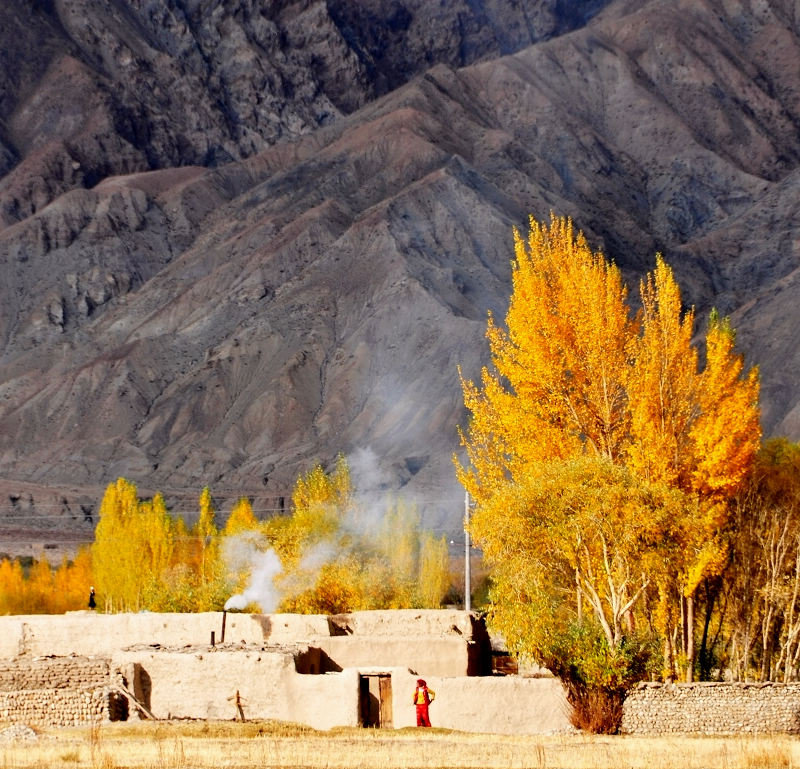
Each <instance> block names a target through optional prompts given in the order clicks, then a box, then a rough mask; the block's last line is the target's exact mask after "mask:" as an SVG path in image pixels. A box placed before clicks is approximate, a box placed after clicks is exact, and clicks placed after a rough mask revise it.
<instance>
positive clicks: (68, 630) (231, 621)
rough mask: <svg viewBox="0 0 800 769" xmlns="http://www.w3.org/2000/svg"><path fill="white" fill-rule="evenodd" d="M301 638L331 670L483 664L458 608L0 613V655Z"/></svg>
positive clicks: (479, 632) (480, 642) (469, 623)
mask: <svg viewBox="0 0 800 769" xmlns="http://www.w3.org/2000/svg"><path fill="white" fill-rule="evenodd" d="M223 624H224V641H225V643H226V644H232V643H233V644H244V645H251V644H255V645H261V644H269V645H275V644H292V643H301V644H307V645H309V646H314V647H317V648H320V649H322V650H323V651H324V652H325V654H327V655H328V657H330V658H331V660H333V663H334V664H332V665H331V666H330V669H331V670H341V669H342V668H346V667H352V666H355V665H376V664H377V665H392V666H398V665H402V666H408V667H410V668H412V669H413V670H414V672H416V673H418V674H420V675H446V676H453V675H476V674H481V673H484V672H488V671H489V670H490V669H491V661H490V655H491V652H490V649H489V645H488V637H487V636H486V631H485V629H484V628H483V626H482V624H481V623H479V622H477V621H476V619H475V618H474V617H473V616H471V615H467V614H465V613H464V612H463V611H454V610H453V611H451V610H442V611H436V610H400V611H368V612H355V613H353V614H343V615H336V616H333V617H327V616H323V615H299V614H239V613H231V612H228V613H227V614H225V615H223V613H222V612H205V613H200V614H157V613H148V612H144V613H139V614H96V613H94V612H90V611H80V612H70V613H68V614H66V615H63V616H47V615H30V616H10V617H0V659H14V658H15V657H18V656H27V655H36V656H44V655H55V656H68V655H70V654H79V655H83V656H94V655H97V656H111V655H112V654H113V653H114V652H116V651H117V650H119V649H124V648H127V647H129V646H134V645H137V644H149V645H158V646H160V647H165V648H173V647H179V646H187V645H190V646H195V645H208V644H210V642H211V634H212V633H213V634H214V642H215V643H216V644H220V643H221V642H222V640H223Z"/></svg>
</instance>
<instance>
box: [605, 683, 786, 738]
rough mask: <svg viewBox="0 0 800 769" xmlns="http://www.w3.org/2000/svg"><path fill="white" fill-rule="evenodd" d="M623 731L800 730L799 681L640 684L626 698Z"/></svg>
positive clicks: (740, 732) (698, 732) (710, 732)
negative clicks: (788, 682) (782, 682)
mask: <svg viewBox="0 0 800 769" xmlns="http://www.w3.org/2000/svg"><path fill="white" fill-rule="evenodd" d="M620 731H621V732H623V733H624V734H668V733H684V734H742V733H746V734H757V733H776V732H782V733H789V734H800V683H792V684H778V683H763V684H761V683H706V682H703V683H694V684H658V683H643V684H639V686H638V687H637V688H636V689H634V690H633V691H632V692H631V693H630V694H629V695H628V697H627V698H626V700H625V704H624V706H623V711H622V726H621V729H620Z"/></svg>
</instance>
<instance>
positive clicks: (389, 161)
mask: <svg viewBox="0 0 800 769" xmlns="http://www.w3.org/2000/svg"><path fill="white" fill-rule="evenodd" d="M23 5H25V6H26V9H25V10H22V9H20V8H9V7H8V5H5V6H2V7H0V30H2V31H0V35H2V36H3V41H2V42H3V45H2V46H0V58H1V59H2V61H1V62H0V79H1V80H0V172H2V173H3V176H2V178H0V269H2V271H3V281H2V285H0V355H2V357H0V478H2V479H3V480H2V482H0V493H2V496H0V515H1V514H2V511H3V510H4V509H5V507H6V503H5V502H4V500H5V498H6V496H7V495H8V494H11V495H13V494H15V493H17V492H15V491H14V488H15V487H16V486H17V485H20V486H21V485H22V484H27V485H26V487H25V488H26V491H25V494H26V496H25V498H26V499H27V496H28V495H30V496H31V498H34V497H35V496H36V495H35V494H34V492H33V491H31V490H30V489H31V488H32V487H31V486H30V485H31V484H33V485H34V486H35V485H36V484H38V485H39V486H40V487H41V488H47V490H48V491H47V492H46V493H47V494H49V495H51V496H52V494H53V493H54V492H53V490H54V489H57V490H59V491H58V492H57V493H58V494H60V495H61V496H62V497H63V499H62V501H61V502H59V503H57V504H53V503H51V502H48V503H47V505H48V507H47V512H48V513H49V512H52V513H53V514H55V511H58V514H59V515H60V516H61V518H63V519H64V521H66V520H68V519H70V515H71V516H72V517H75V518H76V520H77V519H78V518H80V520H81V521H83V520H84V519H85V518H86V515H85V510H83V509H82V508H81V507H80V504H84V506H86V505H89V506H90V505H91V504H92V502H93V503H94V504H95V505H96V503H97V499H98V498H99V497H98V495H99V493H100V490H101V489H102V487H103V486H104V485H105V484H106V483H107V482H109V481H110V480H113V479H114V478H116V477H118V476H120V475H123V476H125V477H128V478H130V479H132V480H134V481H136V482H137V483H138V484H139V485H140V488H142V489H144V490H155V489H162V490H164V491H166V492H167V494H168V496H169V495H171V500H172V501H173V504H175V505H176V508H177V509H181V510H186V509H192V508H193V507H194V506H195V505H196V501H195V500H196V496H197V494H198V493H199V490H200V488H202V486H203V485H205V484H209V485H210V486H211V487H212V490H213V491H216V492H217V493H218V494H219V495H220V496H223V497H224V496H226V495H230V496H232V495H237V494H241V493H247V494H250V495H251V496H253V497H255V498H256V499H258V500H260V501H259V503H258V504H257V505H256V506H257V508H258V506H259V505H260V506H261V507H260V509H263V510H266V509H267V508H271V507H274V506H277V504H278V503H277V502H276V500H278V499H279V498H280V497H281V496H283V497H284V498H285V497H286V496H287V495H288V492H289V489H290V488H291V484H292V482H293V480H294V478H295V477H296V476H297V474H298V473H299V472H301V471H303V470H306V469H308V468H309V467H310V465H311V464H312V463H313V462H315V461H321V462H323V463H328V462H330V461H331V459H332V458H333V457H334V456H335V455H336V454H337V453H338V452H343V453H345V454H347V455H349V456H351V457H352V458H353V465H354V470H355V471H356V475H357V479H358V481H359V483H360V485H362V486H363V487H368V488H370V487H371V488H372V489H375V488H378V489H381V488H382V489H391V490H393V491H396V492H397V491H398V490H399V492H398V493H400V494H402V495H406V496H408V497H410V498H416V499H418V500H419V502H420V503H421V504H422V506H423V508H424V509H425V510H426V513H427V515H428V517H429V519H430V520H433V521H437V522H439V523H440V524H441V526H442V527H444V528H447V529H451V530H456V529H458V516H459V514H460V509H461V508H460V503H459V494H458V492H457V490H456V488H455V482H454V480H453V472H452V465H451V459H450V457H451V455H452V453H453V452H454V451H455V450H457V448H458V441H457V436H456V425H457V424H458V423H462V424H463V422H464V420H465V418H466V416H465V414H464V411H463V406H462V402H461V392H460V386H459V381H458V373H457V366H458V365H459V364H460V365H461V366H462V368H463V371H464V373H465V374H466V375H467V376H470V377H472V376H475V375H476V374H477V373H478V371H479V368H480V366H481V364H482V363H484V362H485V361H486V358H487V349H486V344H485V340H484V337H483V334H484V330H485V323H486V313H487V310H492V311H494V312H495V313H496V314H497V315H498V316H499V317H502V315H503V313H504V312H505V306H506V303H507V299H508V294H509V273H510V267H509V262H510V258H511V255H512V248H511V230H512V227H513V226H514V225H516V226H520V227H523V228H524V227H525V226H526V221H527V216H528V215H529V214H533V215H535V216H537V217H539V218H542V217H546V216H548V215H549V212H550V211H551V210H552V211H555V212H557V213H563V214H569V215H571V216H573V217H574V219H575V220H576V223H577V225H578V226H579V227H581V228H582V229H583V230H584V231H585V232H586V233H587V235H588V237H589V239H590V241H591V242H592V243H594V244H596V245H597V246H599V247H602V248H603V249H604V250H605V252H606V253H607V254H608V255H609V256H611V257H612V258H614V259H615V260H616V262H617V263H618V264H619V265H620V266H621V267H622V268H623V270H624V272H625V275H626V277H627V278H629V279H630V281H631V282H632V284H634V285H635V282H636V281H637V280H638V277H639V276H640V275H641V274H642V273H643V272H644V271H646V270H647V269H649V268H650V267H651V266H652V264H653V261H654V255H655V253H656V252H657V251H661V252H663V253H664V254H665V256H666V258H667V259H668V261H669V262H670V263H671V264H673V265H674V266H675V268H676V271H677V273H678V277H679V280H680V281H681V284H682V287H683V289H684V296H685V299H686V300H687V303H691V304H695V305H696V306H697V309H698V313H699V316H700V317H703V316H704V315H706V314H707V311H708V309H709V308H710V307H711V306H712V305H713V306H717V307H718V308H719V309H720V310H721V311H722V312H723V313H726V314H730V315H731V316H732V318H733V323H734V326H736V327H737V329H738V331H739V336H738V339H739V342H740V346H741V349H742V350H743V351H744V352H745V353H746V355H747V357H748V361H750V362H753V363H758V364H759V366H760V368H761V374H762V392H763V395H764V404H763V406H764V412H763V413H764V420H763V421H764V427H765V430H766V431H767V432H768V433H772V432H775V433H782V434H787V435H789V436H790V437H792V438H799V437H800V409H798V403H799V402H800V393H798V387H797V381H798V375H799V374H800V352H798V350H797V348H796V345H795V343H794V335H793V326H794V325H795V318H796V316H797V310H796V309H795V306H796V305H797V299H796V297H797V292H798V290H800V287H797V286H796V284H797V281H798V277H797V266H798V260H800V246H799V245H798V244H800V238H799V237H798V231H797V230H798V224H797V222H798V221H799V220H798V217H797V216H796V215H795V209H796V208H797V206H798V202H797V201H798V200H799V199H800V197H799V196H798V191H799V190H798V185H800V171H798V165H799V163H798V158H799V156H800V134H798V126H800V91H799V90H798V89H799V88H800V85H799V84H798V80H797V72H798V71H800V45H799V39H798V35H799V33H800V15H798V12H797V10H796V8H795V4H794V3H793V2H791V1H790V0H771V1H770V2H766V1H764V2H758V3H757V2H755V0H753V2H749V1H748V0H740V1H739V2H727V1H725V2H724V1H723V0H650V2H633V1H631V2H626V1H625V0H614V1H613V2H607V3H602V2H599V1H595V2H583V3H574V2H572V3H562V2H549V3H548V2H520V1H519V0H505V1H504V0H494V2H488V1H487V2H467V0H464V2H463V3H460V2H453V3H441V4H439V3H432V2H428V1H427V0H416V1H414V2H412V0H406V1H405V2H401V1H400V0H391V1H390V0H369V1H366V2H359V3H350V2H344V0H341V1H340V2H339V1H338V0H337V1H334V0H329V2H327V3H323V2H311V1H310V0H309V1H307V2H294V3H291V2H283V3H269V4H264V3H257V2H247V1H246V0H238V1H236V2H217V3H199V2H197V3H195V2H186V1H184V2H178V0H148V2H144V1H143V0H142V1H140V0H132V1H131V2H127V3H122V2H110V3H107V4H104V5H103V6H102V10H98V4H94V3H89V2H88V1H87V2H82V1H81V0H71V1H70V2H67V0H61V2H58V1H57V0H55V1H54V2H39V3H38V4H37V3H32V4H23ZM266 6H268V9H266ZM565 9H569V11H568V12H566V11H565ZM570 30H571V31H570ZM6 38H8V39H7V40H6ZM34 50H35V51H36V55H35V56H28V55H26V54H27V53H28V52H29V51H34ZM79 489H82V491H80V490H79ZM6 492H7V493H6ZM42 493H43V494H44V493H45V492H42ZM17 497H18V498H19V494H17ZM47 498H48V499H50V497H47ZM9 504H10V503H9ZM64 504H67V506H68V508H69V510H70V511H71V512H70V513H65V512H64V510H65V509H66V508H65V507H64ZM59 505H60V507H59ZM34 507H35V505H34ZM26 509H28V508H26ZM8 510H9V511H10V510H11V508H8ZM78 510H83V514H78V513H77V512H76V511H78ZM20 518H22V515H20Z"/></svg>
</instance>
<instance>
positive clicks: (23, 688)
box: [0, 657, 128, 726]
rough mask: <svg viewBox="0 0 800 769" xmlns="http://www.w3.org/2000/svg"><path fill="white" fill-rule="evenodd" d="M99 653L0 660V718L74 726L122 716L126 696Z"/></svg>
mask: <svg viewBox="0 0 800 769" xmlns="http://www.w3.org/2000/svg"><path fill="white" fill-rule="evenodd" d="M119 680H120V679H119V677H118V676H117V675H116V674H113V675H112V672H111V666H110V661H109V660H108V659H104V658H88V657H54V658H33V659H19V660H16V661H2V662H0V721H9V722H16V723H26V724H35V725H40V726H77V725H78V724H85V723H92V722H96V721H117V720H122V719H124V718H125V717H126V716H127V712H128V703H127V699H126V698H125V697H124V696H123V695H121V694H120V693H119V692H118V691H117V690H116V689H115V688H114V685H115V684H116V683H118V681H119Z"/></svg>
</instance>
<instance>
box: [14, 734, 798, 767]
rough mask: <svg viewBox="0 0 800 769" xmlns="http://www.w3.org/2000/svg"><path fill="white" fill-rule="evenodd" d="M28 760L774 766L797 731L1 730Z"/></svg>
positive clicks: (45, 763)
mask: <svg viewBox="0 0 800 769" xmlns="http://www.w3.org/2000/svg"><path fill="white" fill-rule="evenodd" d="M9 736H12V735H9ZM23 767H24V768H26V769H27V768H28V767H36V768H37V769H39V768H40V767H64V768H65V769H73V768H74V769H84V768H89V769H121V768H122V767H131V768H133V769H190V768H194V767H198V768H199V767H241V768H242V769H244V767H248V768H249V767H264V768H266V767H286V768H289V767H292V768H297V767H309V768H310V769H318V768H319V769H322V768H323V767H326V768H332V767H343V768H344V767H346V768H347V769H359V768H362V767H363V768H366V767H375V768H376V769H377V768H380V769H394V768H395V767H397V768H398V769H399V768H401V767H402V768H406V767H420V768H422V767H425V768H428V767H430V768H432V769H434V768H443V767H485V768H486V769H489V768H490V767H498V768H502V769H510V768H511V767H536V768H537V769H541V768H544V767H553V768H558V769H567V768H568V769H628V768H630V769H633V768H634V767H635V768H636V769H716V767H719V768H720V769H723V768H724V769H772V768H773V767H775V768H780V767H800V739H797V738H792V737H787V736H773V737H728V738H721V737H715V738H711V737H653V738H644V737H607V736H603V737H598V736H590V735H582V734H575V735H552V736H539V737H527V736H526V737H522V736H520V737H513V736H497V735H483V734H467V733H462V732H450V731H447V730H440V729H431V730H427V729H426V730H424V731H423V730H417V729H401V730H397V731H388V730H365V729H337V730H332V731H331V732H316V731H314V730H312V729H309V728H306V727H300V726H293V725H287V724H274V723H244V724H242V723H231V722H224V723H221V722H216V723H207V722H172V723H166V722H158V723H153V722H149V723H142V724H104V725H102V726H95V727H89V728H85V729H49V730H39V731H38V739H36V740H26V741H22V740H19V739H5V740H4V739H3V738H2V729H1V728H0V768H1V769H17V768H19V769H22V768H23Z"/></svg>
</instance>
